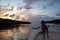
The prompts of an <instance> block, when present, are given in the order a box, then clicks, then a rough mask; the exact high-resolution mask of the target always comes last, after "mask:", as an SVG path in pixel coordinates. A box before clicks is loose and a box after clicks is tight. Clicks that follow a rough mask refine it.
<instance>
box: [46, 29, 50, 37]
mask: <svg viewBox="0 0 60 40" xmlns="http://www.w3.org/2000/svg"><path fill="white" fill-rule="evenodd" d="M46 31H47V38H49V33H48V30H46Z"/></svg>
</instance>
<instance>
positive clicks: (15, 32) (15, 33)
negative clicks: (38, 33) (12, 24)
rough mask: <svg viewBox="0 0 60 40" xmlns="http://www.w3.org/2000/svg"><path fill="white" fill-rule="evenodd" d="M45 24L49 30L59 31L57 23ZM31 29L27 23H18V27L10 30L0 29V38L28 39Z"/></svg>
mask: <svg viewBox="0 0 60 40" xmlns="http://www.w3.org/2000/svg"><path fill="white" fill-rule="evenodd" d="M47 25H49V26H50V27H49V30H53V31H60V25H59V24H47ZM33 30H34V29H33ZM33 30H31V29H30V26H29V25H20V26H19V28H13V29H12V30H11V29H9V30H2V32H0V40H28V37H29V35H30V34H31V33H32V32H33Z"/></svg>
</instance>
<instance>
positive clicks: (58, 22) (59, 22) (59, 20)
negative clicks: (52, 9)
mask: <svg viewBox="0 0 60 40" xmlns="http://www.w3.org/2000/svg"><path fill="white" fill-rule="evenodd" d="M45 23H55V24H60V19H58V20H52V21H45Z"/></svg>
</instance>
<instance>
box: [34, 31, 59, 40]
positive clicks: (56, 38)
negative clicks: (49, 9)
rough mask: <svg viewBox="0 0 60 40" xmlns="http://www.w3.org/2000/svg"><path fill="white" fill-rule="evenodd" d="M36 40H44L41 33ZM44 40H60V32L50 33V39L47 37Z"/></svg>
mask: <svg viewBox="0 0 60 40" xmlns="http://www.w3.org/2000/svg"><path fill="white" fill-rule="evenodd" d="M34 40H43V36H42V34H41V33H38V34H37V35H36V36H35V38H34ZM44 40H60V32H56V31H49V39H47V36H45V39H44Z"/></svg>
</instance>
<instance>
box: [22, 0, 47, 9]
mask: <svg viewBox="0 0 60 40" xmlns="http://www.w3.org/2000/svg"><path fill="white" fill-rule="evenodd" d="M37 1H46V0H23V2H24V3H26V5H25V6H24V8H25V9H27V10H29V9H32V7H31V6H30V5H31V4H33V3H35V2H37Z"/></svg>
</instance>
